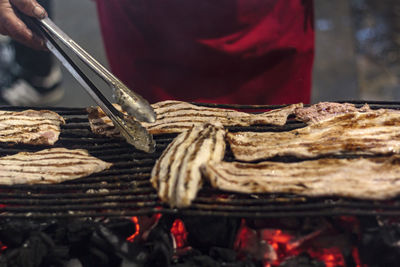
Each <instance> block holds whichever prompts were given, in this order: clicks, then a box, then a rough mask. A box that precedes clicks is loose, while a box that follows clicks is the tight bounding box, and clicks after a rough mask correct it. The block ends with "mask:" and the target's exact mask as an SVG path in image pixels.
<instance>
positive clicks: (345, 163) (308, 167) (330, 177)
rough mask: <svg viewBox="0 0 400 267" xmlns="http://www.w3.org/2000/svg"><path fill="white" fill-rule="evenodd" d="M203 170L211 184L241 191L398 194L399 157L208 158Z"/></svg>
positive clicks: (371, 196) (368, 196) (368, 195)
mask: <svg viewBox="0 0 400 267" xmlns="http://www.w3.org/2000/svg"><path fill="white" fill-rule="evenodd" d="M202 172H203V174H204V176H206V177H207V178H208V179H209V181H210V182H211V184H212V186H213V187H215V188H218V189H221V190H227V191H233V192H240V193H295V194H300V195H305V196H313V197H322V196H338V197H351V198H359V199H381V200H383V199H388V198H393V197H396V196H398V195H399V194H400V157H399V156H397V155H396V156H392V157H388V158H376V159H372V158H358V159H318V160H309V161H302V162H296V163H282V162H261V163H258V164H251V163H240V162H210V163H207V164H205V165H203V166H202Z"/></svg>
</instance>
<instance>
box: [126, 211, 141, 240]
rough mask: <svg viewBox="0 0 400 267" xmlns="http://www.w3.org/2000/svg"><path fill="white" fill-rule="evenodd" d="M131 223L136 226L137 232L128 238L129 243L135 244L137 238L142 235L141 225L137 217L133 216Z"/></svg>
mask: <svg viewBox="0 0 400 267" xmlns="http://www.w3.org/2000/svg"><path fill="white" fill-rule="evenodd" d="M131 221H132V222H133V223H134V224H135V232H134V233H133V234H132V235H131V236H129V237H127V238H126V240H127V241H129V242H133V241H134V240H135V237H137V236H138V235H139V233H140V225H139V219H138V217H136V216H133V217H132V218H131Z"/></svg>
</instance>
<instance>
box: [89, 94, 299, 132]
mask: <svg viewBox="0 0 400 267" xmlns="http://www.w3.org/2000/svg"><path fill="white" fill-rule="evenodd" d="M302 106H303V104H301V103H299V104H293V105H290V106H287V107H284V108H281V109H275V110H271V111H267V112H264V113H260V114H251V113H246V112H239V111H235V110H230V109H221V108H209V107H200V106H196V105H192V104H190V103H187V102H182V101H172V100H167V101H163V102H158V103H156V104H153V105H152V107H153V108H154V111H155V112H156V114H157V119H156V122H154V123H142V125H143V126H144V127H146V128H147V130H148V131H149V132H150V133H151V134H164V133H180V132H183V131H185V130H187V129H189V128H191V127H192V126H193V125H201V124H204V123H222V125H224V126H249V125H256V124H271V125H284V124H285V123H286V121H287V118H288V116H289V115H290V114H293V112H294V110H295V109H296V108H299V107H302ZM88 113H89V122H90V127H91V129H92V131H93V132H94V133H96V134H102V135H106V136H110V137H113V136H117V135H118V132H117V131H116V130H115V128H114V126H113V124H112V122H111V120H110V119H109V118H107V117H106V115H105V114H104V113H103V112H102V111H101V109H100V108H98V107H94V108H93V107H92V108H89V109H88Z"/></svg>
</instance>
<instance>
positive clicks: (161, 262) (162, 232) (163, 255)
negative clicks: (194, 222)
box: [146, 215, 175, 267]
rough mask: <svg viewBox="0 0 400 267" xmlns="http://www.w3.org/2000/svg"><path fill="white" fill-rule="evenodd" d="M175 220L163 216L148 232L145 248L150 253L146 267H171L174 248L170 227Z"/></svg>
mask: <svg viewBox="0 0 400 267" xmlns="http://www.w3.org/2000/svg"><path fill="white" fill-rule="evenodd" d="M174 220H175V218H174V217H171V216H167V215H164V216H162V217H161V218H160V220H159V221H158V223H157V225H156V226H155V227H154V228H153V229H152V230H151V231H150V233H149V236H148V238H147V240H146V241H147V242H146V246H147V247H148V248H149V251H151V254H150V256H149V260H148V262H147V264H148V265H147V266H155V267H156V266H160V267H163V266H165V267H167V266H171V260H172V256H173V255H174V248H173V243H172V238H171V227H172V224H173V222H174Z"/></svg>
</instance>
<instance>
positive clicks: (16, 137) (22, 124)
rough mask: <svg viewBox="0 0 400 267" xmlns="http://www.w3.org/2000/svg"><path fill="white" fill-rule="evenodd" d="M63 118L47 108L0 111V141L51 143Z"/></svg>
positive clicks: (57, 133) (54, 140) (54, 139)
mask: <svg viewBox="0 0 400 267" xmlns="http://www.w3.org/2000/svg"><path fill="white" fill-rule="evenodd" d="M61 124H65V121H64V119H63V118H62V117H61V116H60V115H58V114H57V113H55V112H53V111H49V110H38V111H37V110H25V111H20V112H14V111H0V142H11V143H23V144H31V145H53V144H54V143H55V142H57V140H58V137H59V135H60V125H61Z"/></svg>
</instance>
